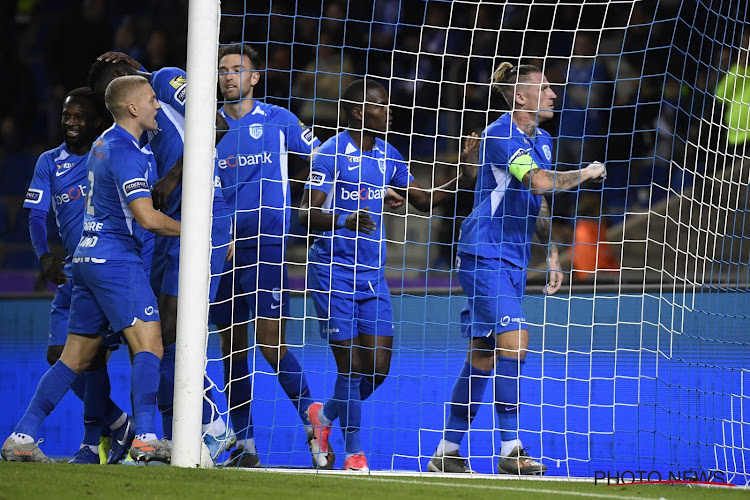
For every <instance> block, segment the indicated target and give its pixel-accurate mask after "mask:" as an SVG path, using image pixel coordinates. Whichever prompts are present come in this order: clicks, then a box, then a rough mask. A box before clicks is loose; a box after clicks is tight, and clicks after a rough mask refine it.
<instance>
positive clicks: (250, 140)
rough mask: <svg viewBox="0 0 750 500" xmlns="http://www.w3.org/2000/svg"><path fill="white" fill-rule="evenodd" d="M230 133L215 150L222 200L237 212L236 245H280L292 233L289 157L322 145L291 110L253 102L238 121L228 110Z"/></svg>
mask: <svg viewBox="0 0 750 500" xmlns="http://www.w3.org/2000/svg"><path fill="white" fill-rule="evenodd" d="M220 112H221V114H222V115H223V116H224V118H226V120H227V123H228V124H229V132H227V134H226V135H225V136H224V137H223V138H222V140H221V141H220V142H219V144H218V145H217V147H216V150H217V155H218V160H217V164H218V167H219V177H220V180H221V184H222V186H223V191H224V198H225V200H226V202H227V205H228V206H229V208H230V209H231V210H234V211H235V235H236V238H237V239H236V242H235V245H236V246H238V247H243V246H255V245H257V244H258V239H257V238H256V236H258V235H264V236H270V237H271V238H265V241H264V238H263V237H261V239H260V242H261V243H264V242H265V243H267V244H280V243H281V239H282V238H283V236H284V234H285V233H288V232H289V222H290V220H289V219H290V217H291V196H290V194H289V168H288V163H287V162H288V153H289V152H292V153H297V154H301V155H309V154H310V153H312V151H313V149H315V148H316V147H318V146H319V145H320V141H319V140H318V139H317V137H315V135H313V132H312V129H310V128H308V127H306V126H305V125H304V123H302V121H300V120H299V119H298V118H297V117H296V116H295V115H294V114H293V113H292V112H291V111H288V110H286V109H284V108H280V107H279V106H274V105H271V104H264V103H261V102H257V101H256V102H255V107H254V108H253V110H252V111H251V112H249V113H247V114H246V115H245V116H243V117H242V118H240V119H239V120H234V119H233V118H231V117H230V116H229V115H227V114H226V113H225V111H224V108H222V109H221V110H220Z"/></svg>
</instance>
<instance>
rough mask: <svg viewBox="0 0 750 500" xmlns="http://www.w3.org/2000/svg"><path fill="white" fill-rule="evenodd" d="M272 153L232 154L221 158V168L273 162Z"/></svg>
mask: <svg viewBox="0 0 750 500" xmlns="http://www.w3.org/2000/svg"><path fill="white" fill-rule="evenodd" d="M271 161H272V158H271V153H269V152H263V153H259V154H257V155H238V156H234V155H230V156H227V158H226V159H224V160H219V168H220V169H222V170H223V169H225V168H227V167H229V168H237V167H238V166H239V167H247V166H253V165H261V164H264V163H271Z"/></svg>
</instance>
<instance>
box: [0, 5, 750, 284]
mask: <svg viewBox="0 0 750 500" xmlns="http://www.w3.org/2000/svg"><path fill="white" fill-rule="evenodd" d="M724 3H726V4H727V6H726V7H725V8H724V7H721V8H720V9H719V10H718V11H708V10H705V7H703V6H702V5H692V6H685V5H682V2H680V1H679V0H660V1H658V2H656V1H655V2H617V3H612V4H609V3H608V2H606V1H587V2H585V4H584V2H583V1H578V2H565V4H564V5H556V3H555V2H544V3H537V2H534V3H533V4H531V3H530V4H527V3H525V2H524V3H517V4H510V3H505V2H476V1H454V2H450V1H435V0H432V1H424V0H362V1H357V2H346V1H344V0H317V1H313V0H298V1H293V0H253V1H249V0H223V1H222V3H221V7H222V22H221V35H220V43H231V42H234V41H239V40H242V41H245V42H248V43H250V44H252V45H254V46H255V47H256V48H257V49H258V50H259V51H260V52H261V54H262V55H263V57H264V60H265V67H264V68H262V69H263V70H264V75H263V78H262V80H261V83H260V84H259V86H258V88H256V92H255V95H256V97H259V98H261V99H264V100H265V101H266V102H269V103H273V104H278V105H280V106H284V107H286V108H289V109H291V110H292V111H293V112H295V113H296V114H297V115H298V116H299V117H300V118H301V119H302V120H303V121H305V122H306V123H307V124H311V125H313V127H314V130H315V132H316V134H317V135H318V137H320V138H321V139H322V140H325V139H327V138H328V137H330V136H332V135H333V134H334V133H336V131H337V127H339V126H340V125H342V122H341V114H340V113H339V107H338V99H339V96H340V93H341V91H342V90H343V88H345V87H346V85H347V84H348V83H349V82H350V81H351V80H353V79H354V78H357V77H359V76H362V75H369V76H373V77H376V78H379V79H381V81H382V82H383V83H384V84H385V86H386V88H388V89H389V91H390V100H391V104H392V105H393V111H394V130H393V133H390V134H389V137H388V140H389V142H391V143H393V144H394V145H395V146H396V147H397V148H398V149H399V150H400V151H401V152H402V153H403V154H404V156H405V157H407V158H410V159H411V160H412V161H413V163H412V170H413V172H414V174H415V175H416V176H417V177H418V178H419V179H420V182H422V183H423V184H427V185H431V184H439V183H442V182H443V181H444V180H445V178H446V177H447V176H450V175H454V174H455V169H454V168H453V167H452V166H451V165H452V163H454V162H455V161H456V158H457V156H458V152H459V149H460V138H461V137H462V136H466V135H468V134H469V133H471V132H473V131H476V132H481V130H482V129H483V128H484V127H485V126H486V125H487V124H488V123H489V122H491V121H493V120H494V119H496V118H497V117H498V116H499V114H500V113H502V112H503V111H504V110H505V109H507V106H506V104H505V103H504V101H503V100H502V98H501V97H500V95H499V94H497V93H492V92H491V91H490V86H489V81H490V78H491V74H492V71H493V68H494V67H495V66H496V65H497V64H499V62H501V61H504V60H508V61H511V62H513V63H518V62H523V63H533V64H536V65H538V66H540V67H542V68H543V69H544V71H545V74H546V76H547V78H548V79H549V80H550V82H551V83H552V84H553V85H554V89H555V91H556V93H557V94H558V100H557V102H556V107H557V109H558V110H559V112H558V113H556V116H555V119H554V120H551V121H550V122H549V123H545V124H544V128H546V129H547V130H549V131H550V133H552V135H553V137H555V138H556V150H557V151H556V158H557V168H558V169H572V168H578V167H579V165H580V164H581V163H587V162H591V161H594V160H599V161H605V162H606V164H607V168H608V178H607V181H606V183H605V186H604V189H603V190H602V189H599V188H598V187H597V188H596V189H591V190H587V189H586V186H584V189H582V190H580V191H578V192H574V193H570V194H565V195H562V196H559V197H556V198H555V199H554V200H553V212H554V215H555V224H554V235H553V237H554V238H555V239H556V240H557V241H558V242H559V243H562V244H563V245H566V244H567V245H571V244H573V243H574V241H575V239H576V234H575V233H576V228H577V225H576V224H575V221H576V220H579V221H585V220H589V221H596V225H595V228H594V229H593V233H591V230H590V231H589V233H590V234H593V235H594V236H591V237H593V238H594V240H595V241H594V242H593V243H594V244H596V243H597V241H598V239H599V236H601V234H602V233H603V232H604V230H605V229H603V228H606V226H607V225H610V226H611V225H614V224H618V223H619V222H621V221H622V217H623V214H625V213H626V212H627V213H632V212H638V211H644V210H648V209H649V207H652V206H653V205H654V204H656V203H659V202H660V201H661V200H663V199H664V198H665V197H666V193H667V192H668V190H669V189H673V190H675V191H677V192H679V191H681V190H683V189H686V188H688V187H691V186H693V185H694V184H696V183H699V182H700V179H702V178H705V177H706V176H711V175H713V173H714V172H715V171H716V169H721V168H723V166H724V164H725V162H726V161H727V157H726V155H725V153H726V151H727V147H726V134H725V130H724V129H723V128H722V126H721V122H722V119H721V116H722V104H721V102H718V100H716V99H714V90H715V89H716V87H717V84H718V83H719V82H720V80H721V79H722V78H723V76H724V75H725V74H726V73H727V71H728V70H729V68H730V66H731V65H732V64H734V63H737V62H738V61H742V60H743V58H744V60H745V61H746V58H747V48H748V36H743V33H744V28H745V16H746V15H747V14H746V13H744V12H732V11H731V9H732V8H733V7H732V5H734V2H724ZM187 8H188V1H187V0H143V1H140V2H126V1H119V0H75V1H74V0H18V1H12V0H10V1H6V2H2V6H0V9H2V11H1V12H0V23H2V24H1V25H0V33H2V35H0V36H2V39H1V40H2V41H1V42H0V65H1V66H2V68H3V71H2V73H1V74H0V235H1V236H0V237H1V238H2V242H3V245H2V249H1V250H2V252H1V255H0V259H2V260H0V269H2V270H3V271H4V273H0V274H2V275H4V276H10V275H12V276H13V277H12V278H3V279H2V280H0V281H2V284H0V291H3V290H5V291H7V290H8V289H12V290H24V291H26V290H28V289H34V288H36V289H39V288H44V287H45V286H46V285H45V284H44V283H42V282H37V283H31V280H32V278H30V277H29V276H31V275H32V274H33V277H34V279H35V278H36V274H34V273H35V272H36V270H37V263H36V259H35V256H34V253H33V251H31V246H30V245H29V244H28V229H27V222H26V218H25V217H26V214H25V211H24V210H22V209H20V206H21V202H22V198H23V195H24V193H25V191H26V188H27V186H28V183H29V181H30V179H31V175H32V173H33V168H34V164H35V161H36V158H37V156H38V155H39V153H41V152H42V151H44V150H47V149H50V148H53V147H55V146H57V145H58V144H59V143H60V142H61V135H60V127H59V119H60V108H61V102H62V98H63V96H64V95H65V93H66V92H67V91H68V90H70V89H72V88H75V87H79V86H81V85H84V84H85V82H86V75H87V73H88V69H89V66H90V64H91V63H92V61H93V60H94V59H95V58H96V57H97V56H98V55H99V54H101V53H103V52H105V51H108V50H117V51H121V52H125V53H127V54H128V55H130V56H131V57H133V58H134V59H136V60H138V61H140V62H141V63H142V64H143V65H144V66H145V67H146V68H147V69H149V70H152V69H158V68H161V67H164V66H178V67H182V68H184V67H185V61H186V46H187V43H186V41H187ZM722 9H723V10H722ZM737 9H739V7H736V8H735V10H737ZM292 166H293V167H294V168H297V169H299V170H300V171H303V170H304V168H305V164H304V162H301V161H300V162H297V163H295V164H293V165H292ZM602 193H604V194H603V195H602ZM471 203H472V196H471V193H459V194H458V195H457V196H456V199H455V200H454V202H453V203H449V204H447V205H445V206H443V207H441V208H440V209H438V211H437V212H436V213H435V214H434V215H433V217H432V218H431V219H430V220H427V221H426V222H425V221H424V220H423V221H422V222H417V223H414V224H411V222H410V224H409V226H407V227H406V228H405V229H404V230H403V232H404V234H405V235H406V239H408V240H410V241H414V242H418V243H424V245H423V246H424V247H425V248H432V250H430V251H427V250H426V251H425V255H424V256H423V260H424V262H423V264H422V265H421V268H422V269H426V268H435V269H446V268H448V269H450V263H451V262H452V252H453V245H452V243H453V241H454V239H455V237H456V236H457V233H458V227H459V224H460V220H461V217H463V216H465V215H467V214H468V212H469V211H470V209H471ZM602 216H606V217H602ZM410 220H411V219H410ZM602 224H603V225H602ZM53 228H54V221H53V220H51V221H50V234H51V235H53V234H55V232H56V231H55V230H54V229H53ZM402 239H403V238H402ZM399 258H401V257H399ZM414 265H415V266H418V264H414ZM616 266H617V258H616V256H612V259H611V267H613V268H616ZM403 267H404V263H403V262H401V266H400V268H403ZM407 267H408V266H407ZM11 271H13V272H15V271H24V272H20V273H16V274H15V275H13V274H12V273H11V274H8V273H9V272H11ZM25 271H33V272H34V273H29V272H25ZM23 276H26V277H25V278H23V279H25V280H26V281H25V282H24V285H23V286H19V285H18V283H19V281H18V280H20V279H22V277H23ZM584 278H585V276H584ZM9 283H10V284H9Z"/></svg>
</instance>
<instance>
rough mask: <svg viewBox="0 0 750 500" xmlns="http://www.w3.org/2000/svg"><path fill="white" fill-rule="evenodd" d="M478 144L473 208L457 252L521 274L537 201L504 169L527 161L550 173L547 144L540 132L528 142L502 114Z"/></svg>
mask: <svg viewBox="0 0 750 500" xmlns="http://www.w3.org/2000/svg"><path fill="white" fill-rule="evenodd" d="M481 141H482V142H481V145H480V149H479V159H480V163H481V165H480V167H479V172H478V174H477V182H476V187H475V190H474V207H473V210H472V211H471V214H469V216H468V217H467V218H466V220H465V221H464V223H463V225H462V226H461V235H460V236H459V242H458V251H459V252H462V253H465V254H469V255H477V256H480V257H487V258H495V259H502V260H505V261H506V262H509V263H511V264H513V265H514V266H516V267H518V268H525V267H526V266H527V265H528V262H529V257H530V256H531V240H532V238H533V236H534V226H535V225H536V219H537V216H538V215H539V209H540V208H541V205H542V195H537V194H533V193H532V192H531V191H530V190H529V188H527V187H526V186H524V184H523V183H522V182H520V181H519V180H518V179H516V178H515V177H513V175H512V174H511V173H510V171H509V170H508V168H509V165H510V164H511V162H513V160H514V159H516V158H518V157H519V156H521V155H529V156H531V159H532V160H533V161H534V163H536V165H537V166H538V167H539V168H543V169H550V168H551V167H552V163H551V162H552V138H551V137H550V135H549V133H548V132H546V131H544V130H542V129H540V128H537V132H536V137H533V138H532V137H528V136H527V135H526V134H525V133H524V132H523V131H522V130H521V129H520V128H518V126H516V124H515V123H513V121H512V120H511V115H510V113H506V114H504V115H503V116H501V117H500V118H498V119H497V120H496V121H495V122H493V123H492V124H490V126H489V127H487V128H486V129H485V130H484V132H482V139H481Z"/></svg>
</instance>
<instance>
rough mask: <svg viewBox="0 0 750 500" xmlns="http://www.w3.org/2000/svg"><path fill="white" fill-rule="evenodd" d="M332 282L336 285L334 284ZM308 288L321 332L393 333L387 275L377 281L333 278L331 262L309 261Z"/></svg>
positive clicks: (336, 335) (343, 335) (343, 336)
mask: <svg viewBox="0 0 750 500" xmlns="http://www.w3.org/2000/svg"><path fill="white" fill-rule="evenodd" d="M332 285H333V286H332ZM307 289H308V291H310V292H311V295H312V299H313V303H314V304H315V310H316V311H317V313H318V320H319V321H320V336H321V337H322V338H324V339H326V340H328V341H329V342H330V341H332V340H350V339H354V338H356V337H357V336H359V334H364V335H373V336H375V335H380V336H385V337H392V336H393V309H392V308H391V292H390V290H389V289H388V283H386V281H385V279H380V280H377V281H367V280H356V286H355V280H354V279H353V278H351V279H347V278H341V277H339V276H335V277H334V278H333V279H332V278H331V266H328V265H319V264H317V265H316V264H314V263H310V264H308V267H307Z"/></svg>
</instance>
